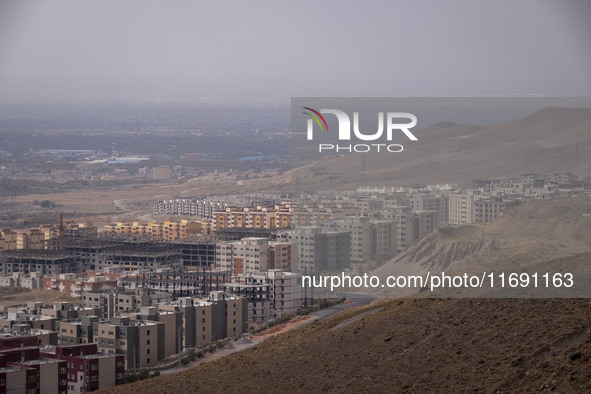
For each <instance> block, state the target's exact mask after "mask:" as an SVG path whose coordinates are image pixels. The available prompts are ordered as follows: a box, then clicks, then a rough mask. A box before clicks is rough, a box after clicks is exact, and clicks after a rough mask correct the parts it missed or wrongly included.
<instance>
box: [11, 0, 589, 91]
mask: <svg viewBox="0 0 591 394" xmlns="http://www.w3.org/2000/svg"><path fill="white" fill-rule="evenodd" d="M589 16H591V3H589V2H586V1H581V0H570V1H562V2H554V1H546V0H542V1H532V0H525V1H519V2H510V1H497V2H488V3H486V4H484V3H482V2H469V1H459V0H454V1H449V2H445V3H440V2H435V1H432V2H427V4H425V3H424V2H421V3H420V4H417V3H416V2H412V1H396V2H390V1H374V2H370V3H367V2H365V3H361V2H354V1H338V2H337V1H325V2H311V1H303V2H297V3H277V2H271V1H254V2H248V3H243V2H231V3H230V4H227V3H224V4H220V3H210V2H195V1H186V0H175V1H171V2H166V3H162V2H155V1H138V0H130V1H125V2H120V1H117V2H116V1H112V0H106V1H105V0H101V1H85V2H77V1H70V0H65V1H60V2H41V1H29V2H9V1H2V2H0V100H2V101H4V102H6V101H19V100H67V99H96V98H99V99H144V98H170V99H172V98H181V99H182V98H199V97H235V98H241V99H245V98H246V99H248V98H261V97H265V98H279V99H287V98H289V97H291V96H507V95H551V96H591V73H590V72H589V70H591V45H590V39H589V37H591V26H590V25H589V24H588V23H587V22H588V17H589Z"/></svg>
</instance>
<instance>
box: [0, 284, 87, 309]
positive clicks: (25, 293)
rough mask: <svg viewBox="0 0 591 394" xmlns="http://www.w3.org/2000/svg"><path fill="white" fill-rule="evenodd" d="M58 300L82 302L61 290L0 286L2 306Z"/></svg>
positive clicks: (0, 306) (75, 303) (46, 302)
mask: <svg viewBox="0 0 591 394" xmlns="http://www.w3.org/2000/svg"><path fill="white" fill-rule="evenodd" d="M58 301H64V302H69V303H71V304H73V305H81V304H82V302H81V300H80V299H79V298H73V297H70V296H69V295H67V294H64V293H60V292H59V291H53V290H38V289H25V288H22V287H7V286H3V287H0V308H4V307H5V306H11V305H24V304H26V303H27V302H42V303H43V304H51V303H54V302H58Z"/></svg>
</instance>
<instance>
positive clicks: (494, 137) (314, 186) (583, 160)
mask: <svg viewBox="0 0 591 394" xmlns="http://www.w3.org/2000/svg"><path fill="white" fill-rule="evenodd" d="M417 138H418V141H416V142H410V141H409V142H405V143H404V148H405V149H404V151H403V152H400V153H388V152H380V153H377V152H376V153H364V154H359V153H357V154H349V155H342V156H338V157H334V156H333V157H330V158H326V159H321V160H318V161H315V162H313V163H310V164H308V165H306V166H304V167H301V168H297V169H295V170H294V171H293V175H292V176H293V179H297V181H298V182H299V184H300V188H301V189H302V190H309V191H314V190H319V189H322V190H330V189H334V190H338V189H351V188H352V187H356V186H360V185H362V184H367V185H375V186H384V185H393V186H403V185H410V184H417V183H419V184H429V183H459V184H464V185H466V184H470V183H471V181H472V179H483V178H494V177H509V176H515V175H518V174H520V173H526V172H537V173H545V172H554V171H580V172H584V173H589V172H590V170H591V109H590V108H555V107H549V108H546V109H543V110H541V111H538V112H536V113H534V114H532V115H530V116H527V117H525V118H522V119H518V120H514V121H510V122H506V123H501V124H496V125H490V126H471V125H463V124H454V123H442V124H436V125H433V126H430V127H427V128H426V129H424V130H421V131H418V132H417ZM361 156H365V164H364V165H363V164H362V159H361ZM363 166H364V167H365V173H364V174H363V176H362V168H363Z"/></svg>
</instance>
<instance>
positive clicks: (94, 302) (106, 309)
mask: <svg viewBox="0 0 591 394" xmlns="http://www.w3.org/2000/svg"><path fill="white" fill-rule="evenodd" d="M171 300H172V294H171V293H168V292H165V291H158V290H152V289H148V288H138V289H125V288H122V287H118V288H115V289H111V290H106V291H105V290H95V291H84V292H83V293H82V304H83V305H84V306H86V307H90V308H96V309H97V310H99V311H100V315H99V317H101V318H105V319H108V318H111V317H114V316H117V315H119V314H121V313H125V312H133V311H135V310H138V309H140V308H142V307H147V306H156V305H157V304H161V303H167V302H170V301H171Z"/></svg>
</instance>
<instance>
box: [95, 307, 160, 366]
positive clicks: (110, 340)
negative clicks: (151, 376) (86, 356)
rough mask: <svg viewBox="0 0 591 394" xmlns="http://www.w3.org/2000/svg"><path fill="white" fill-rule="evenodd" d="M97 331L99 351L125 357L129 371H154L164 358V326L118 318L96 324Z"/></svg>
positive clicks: (96, 337)
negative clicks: (152, 369)
mask: <svg viewBox="0 0 591 394" xmlns="http://www.w3.org/2000/svg"><path fill="white" fill-rule="evenodd" d="M93 328H94V332H93V338H94V342H95V343H96V344H97V346H98V351H99V352H101V353H106V354H122V355H123V356H124V358H125V369H142V368H149V367H153V366H155V365H156V364H157V363H158V361H160V360H162V359H163V358H164V352H165V350H164V348H165V340H164V332H165V327H164V324H163V323H160V322H155V321H145V320H132V319H130V318H129V317H123V316H116V317H113V318H111V319H110V320H108V321H103V322H100V321H99V322H97V323H95V324H94V326H93Z"/></svg>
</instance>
